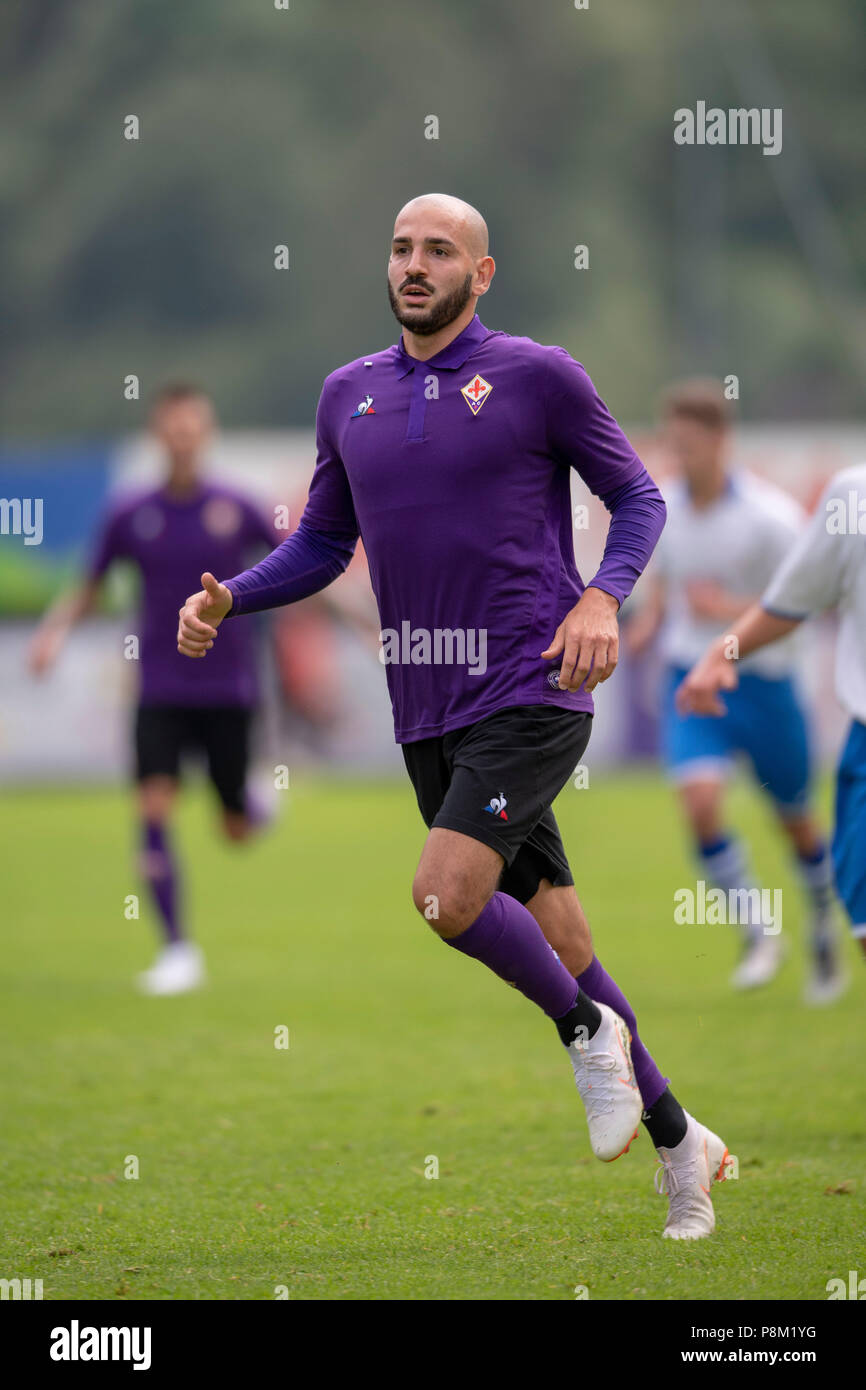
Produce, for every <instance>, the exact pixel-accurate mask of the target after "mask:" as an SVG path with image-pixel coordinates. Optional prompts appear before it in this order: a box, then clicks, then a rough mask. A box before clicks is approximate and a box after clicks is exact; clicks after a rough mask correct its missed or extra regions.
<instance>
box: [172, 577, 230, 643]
mask: <svg viewBox="0 0 866 1390" xmlns="http://www.w3.org/2000/svg"><path fill="white" fill-rule="evenodd" d="M201 583H202V587H201V589H200V591H199V592H198V593H197V594H191V595H190V597H189V598H188V599H187V601H186V603H185V604H184V605H183V608H181V609H179V610H178V611H179V614H180V622H179V623H178V625H177V649H178V651H179V652H180V653H181V655H182V656H194V657H200V656H206V655H207V653H208V652H209V651H210V649H211V647H212V646H213V644H214V641H215V640H216V635H217V628H218V627H219V625H220V623H221V622H222V620H223V618H224V617H225V615H226V613H228V612H229V610H230V609H231V606H232V602H233V599H232V591H231V589H229V588H227V587H226V585H225V584H218V583H217V581H216V579H214V577H213V575H212V574H211V573H210V572H209V571H206V572H205V573H204V574H203V575H202V577H201Z"/></svg>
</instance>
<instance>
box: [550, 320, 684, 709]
mask: <svg viewBox="0 0 866 1390" xmlns="http://www.w3.org/2000/svg"><path fill="white" fill-rule="evenodd" d="M547 366H548V370H547V371H546V373H545V404H546V417H547V427H548V442H549V447H550V449H551V452H552V453H553V454H554V456H555V457H559V458H561V459H562V460H563V461H564V462H567V463H568V464H569V465H570V466H571V467H572V468H575V469H576V470H577V472H578V473H579V474H580V476H581V477H582V478H583V480H584V482H585V483H586V484H587V486H588V487H589V488H590V490H591V491H592V492H593V493H594V494H595V495H596V497H600V498H601V500H602V502H603V503H604V505H605V507H606V508H607V510H608V512H609V513H610V526H609V528H608V533H607V540H606V542H605V547H604V554H603V556H602V561H601V564H600V565H599V568H598V570H597V572H596V574H595V576H594V578H593V579H591V580H590V582H589V584H588V585H587V587H586V590H585V591H584V594H583V596H582V597H581V599H580V600H579V602H578V603H577V604H575V606H574V608H572V609H571V611H570V612H569V613H567V614H566V615H565V618H564V619H563V621H562V622H561V623H560V624H559V627H558V628H557V630H556V632H555V634H554V637H553V641H552V642H551V644H550V646H549V647H548V648H547V650H546V651H544V652H542V653H541V655H542V657H543V658H544V659H545V660H549V659H551V658H554V657H557V656H561V658H562V660H561V666H560V687H561V688H565V689H568V690H577V689H579V688H580V686H581V685H583V686H584V689H585V690H587V691H589V690H593V689H595V687H596V685H598V684H599V683H600V682H601V681H606V680H607V679H608V678H609V677H610V676H612V675H613V672H614V671H615V669H616V665H617V661H618V659H619V624H618V621H617V614H618V612H619V608H620V605H621V604H622V603H623V601H624V600H625V599H626V598H627V597H628V595H629V594H630V593H631V591H632V589H633V588H634V585H635V583H636V582H637V580H638V578H639V577H640V575H641V574H642V573H643V571H644V569H645V568H646V566H647V563H648V562H649V558H650V556H651V555H652V552H653V549H654V548H655V544H656V542H657V541H658V538H659V536H660V535H661V532H662V528H663V526H664V522H665V515H666V509H665V503H664V499H663V497H662V495H661V493H660V492H659V489H658V488H657V487H656V484H655V483H654V482H653V480H652V478H651V477H650V475H649V473H648V472H647V470H646V469H645V468H644V466H643V464H642V463H641V461H640V459H639V458H638V456H637V454H636V453H635V451H634V449H633V448H632V446H631V444H630V443H629V442H628V440H627V439H626V437H625V435H624V434H623V432H622V430H621V429H620V427H619V425H618V424H617V423H616V421H615V420H614V418H613V416H612V415H611V414H610V412H609V410H608V409H607V407H606V406H605V404H604V402H603V401H602V400H601V398H600V397H599V395H598V392H597V391H596V389H595V387H594V386H593V384H592V382H591V381H590V379H589V376H588V375H587V373H586V372H585V371H584V369H583V367H581V366H580V364H579V363H577V362H575V360H574V358H573V357H570V356H569V354H568V353H567V352H565V351H563V350H562V349H557V348H555V349H552V350H551V353H550V356H549V358H548V364H547ZM584 682H585V685H584Z"/></svg>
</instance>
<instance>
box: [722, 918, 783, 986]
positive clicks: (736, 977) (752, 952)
mask: <svg viewBox="0 0 866 1390" xmlns="http://www.w3.org/2000/svg"><path fill="white" fill-rule="evenodd" d="M784 958H785V948H784V945H783V944H782V941H781V938H780V936H779V935H778V934H776V935H775V936H769V935H767V934H765V933H763V932H762V933H760V934H759V935H757V936H753V937H752V938H751V940H750V941H749V942H748V943H747V945H746V949H745V951H744V952H743V958H742V960H741V961H740V963H739V965H738V966H737V968H736V970H735V971H734V973H733V975H732V976H731V984H732V985H733V987H734V989H758V988H759V986H761V985H767V984H769V983H770V981H771V980H772V979H773V978H774V976H776V975H777V974H778V973H779V967H780V966H781V964H782V961H783V960H784Z"/></svg>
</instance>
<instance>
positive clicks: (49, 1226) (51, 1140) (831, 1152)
mask: <svg viewBox="0 0 866 1390" xmlns="http://www.w3.org/2000/svg"><path fill="white" fill-rule="evenodd" d="M732 810H733V812H734V816H733V818H734V819H735V821H736V822H737V823H738V824H739V825H740V826H741V827H742V829H743V830H744V831H745V832H746V833H748V834H749V835H750V836H751V837H752V839H753V845H754V850H755V859H756V861H757V864H758V867H759V870H760V873H761V877H762V880H763V882H764V883H765V884H767V885H773V886H776V885H781V886H782V887H783V890H784V904H785V913H786V931H787V934H788V936H789V939H790V942H791V954H790V957H789V960H788V962H787V964H786V966H785V968H784V970H783V972H782V974H781V976H780V977H779V979H778V980H777V981H776V982H775V983H774V984H773V985H772V986H770V987H769V988H768V989H766V990H765V991H763V992H761V993H759V994H755V995H752V996H750V997H739V996H735V995H734V994H732V993H731V991H730V990H729V988H728V983H727V981H728V975H729V972H730V968H731V965H732V962H733V959H734V950H735V942H734V939H733V936H732V934H731V933H732V930H733V929H731V928H725V927H718V926H716V927H710V926H694V927H685V926H675V925H674V922H673V894H674V890H675V889H676V888H677V887H681V886H684V885H688V884H689V883H690V882H692V883H693V882H694V872H693V870H691V868H690V866H689V863H688V858H687V855H686V852H685V847H684V844H683V841H682V838H681V836H680V833H679V825H678V819H677V814H676V810H675V807H674V805H673V803H672V800H671V797H670V793H669V792H668V790H667V789H666V788H665V787H664V785H663V783H662V782H661V780H660V779H659V778H657V777H656V776H654V775H637V774H630V775H627V776H616V777H612V778H607V779H605V778H604V777H603V776H602V774H600V773H599V774H598V775H596V774H595V773H593V784H592V787H591V789H590V790H582V791H576V790H574V789H572V788H568V789H567V790H566V791H565V792H564V793H563V795H562V797H561V798H560V800H559V802H558V805H557V813H558V815H559V817H560V821H561V824H562V827H563V834H564V836H565V840H566V845H567V847H568V849H569V853H570V855H571V858H572V865H573V868H574V871H575V877H576V879H577V882H578V889H579V891H580V893H581V897H582V899H583V902H584V905H585V907H586V909H587V912H588V913H589V915H590V918H591V921H592V924H593V928H594V933H595V939H596V947H597V950H598V953H599V955H600V956H601V959H602V961H603V962H604V963H605V965H606V966H607V968H608V969H609V970H610V971H611V972H612V973H613V974H614V975H615V976H616V977H617V978H618V980H619V981H620V983H621V984H622V986H623V988H624V989H625V991H626V993H627V994H628V995H629V996H630V997H631V1000H632V1002H633V1004H634V1005H635V1008H636V1011H637V1014H638V1019H639V1023H640V1026H641V1032H642V1034H643V1035H644V1037H645V1039H646V1040H647V1042H648V1043H649V1045H650V1047H651V1049H652V1050H653V1051H654V1053H655V1055H656V1057H657V1060H658V1061H659V1063H660V1065H661V1066H662V1068H663V1070H664V1071H665V1074H666V1075H669V1076H670V1077H671V1081H672V1086H673V1089H674V1090H675V1092H676V1094H677V1095H678V1097H679V1098H680V1099H681V1100H682V1102H683V1103H684V1104H685V1105H686V1106H687V1108H689V1109H691V1110H692V1111H693V1112H695V1113H696V1114H697V1115H698V1116H699V1117H701V1118H703V1119H705V1120H706V1122H707V1123H708V1124H709V1125H710V1126H711V1127H712V1128H714V1129H715V1130H717V1132H719V1133H720V1134H721V1135H723V1136H724V1138H725V1140H726V1142H727V1143H728V1145H729V1147H730V1149H731V1152H732V1153H733V1154H735V1155H736V1156H737V1159H738V1162H739V1179H738V1180H737V1181H734V1182H729V1183H727V1184H725V1185H724V1186H723V1187H720V1188H716V1189H715V1192H716V1194H717V1197H716V1211H717V1218H718V1226H717V1230H716V1233H715V1235H714V1236H713V1237H712V1238H711V1239H709V1240H705V1241H701V1242H698V1243H696V1244H694V1245H682V1244H675V1243H673V1242H669V1241H663V1240H662V1239H661V1228H662V1225H663V1223H664V1216H665V1210H666V1202H665V1199H664V1198H662V1197H659V1196H657V1195H656V1194H655V1193H654V1191H653V1181H652V1180H653V1172H654V1167H655V1164H654V1158H655V1156H654V1153H653V1150H652V1147H651V1145H650V1143H649V1140H648V1138H647V1137H646V1135H645V1133H644V1132H643V1131H641V1134H640V1136H639V1138H638V1140H637V1141H636V1142H635V1143H634V1144H633V1146H632V1149H631V1151H630V1153H629V1154H628V1155H626V1156H625V1157H623V1158H622V1159H620V1160H619V1161H618V1162H616V1163H614V1164H611V1165H604V1164H601V1163H599V1162H597V1161H596V1160H595V1159H594V1158H592V1156H591V1154H590V1150H589V1143H588V1139H587V1134H586V1127H585V1122H584V1119H583V1112H582V1107H581V1105H580V1102H579V1099H578V1096H577V1093H576V1091H575V1089H574V1084H573V1080H572V1076H571V1069H570V1066H569V1063H568V1059H567V1057H566V1056H565V1054H564V1052H563V1050H562V1048H561V1045H560V1044H559V1042H558V1040H557V1038H556V1035H555V1033H554V1030H553V1028H552V1025H551V1024H550V1023H549V1022H548V1021H547V1020H545V1019H544V1018H543V1016H542V1015H541V1014H539V1013H538V1012H537V1011H536V1010H535V1009H534V1008H533V1006H532V1005H531V1004H529V1003H528V1002H527V1001H526V1000H524V999H523V997H522V996H520V995H519V994H517V992H516V991H513V990H510V989H508V988H506V987H505V986H503V985H502V984H501V983H500V982H499V981H497V980H496V979H495V978H494V977H493V976H492V975H490V974H488V972H487V971H485V969H484V968H483V967H482V966H481V965H478V964H477V963H475V962H473V961H469V960H467V959H466V958H464V957H462V956H460V955H458V954H457V953H456V952H453V951H449V950H448V949H446V948H445V947H443V946H442V945H441V944H440V943H439V942H438V941H437V940H436V939H435V938H434V936H433V935H432V933H431V932H430V931H429V929H428V928H427V927H426V926H425V924H424V923H423V922H422V921H421V920H420V918H417V917H416V915H415V913H414V911H413V909H412V907H411V903H410V896H409V887H410V883H411V877H412V872H413V869H414V865H415V861H416V859H417V855H418V853H419V851H420V847H421V843H422V834H423V826H422V825H421V822H420V820H419V818H418V816H417V813H416V809H415V804H414V799H413V797H412V793H411V789H410V788H409V787H408V784H406V785H404V784H403V783H401V782H397V783H394V784H393V785H391V784H384V785H360V786H358V785H335V784H333V783H331V784H325V783H309V784H306V785H301V786H298V787H296V788H294V789H293V792H292V800H291V804H290V806H288V807H287V809H286V812H285V814H284V815H283V817H282V819H281V821H280V823H279V824H278V826H277V827H276V828H275V829H274V830H272V831H271V832H270V833H269V834H268V835H267V837H265V838H262V839H261V840H260V841H259V842H258V843H257V844H255V845H253V846H249V847H243V848H241V849H240V850H237V849H233V848H231V847H228V846H225V845H224V844H223V843H222V842H221V841H220V840H218V839H216V838H215V837H214V835H213V832H212V819H211V807H210V803H209V802H208V801H207V800H206V798H205V795H204V793H203V791H198V792H195V793H194V794H192V795H191V796H190V797H189V798H188V799H187V802H186V804H185V805H184V807H183V810H182V814H181V817H180V821H179V826H178V833H179V837H180V841H181V844H182V847H183V852H184V855H185V859H186V863H187V880H186V881H187V888H188V897H189V903H190V913H191V918H192V921H193V923H194V927H195V931H196V934H197V935H198V937H199V939H200V940H201V942H202V944H203V945H204V947H205V948H206V951H207V956H208V964H209V969H210V976H211V978H210V983H209V986H208V987H207V989H206V990H204V991H203V992H201V993H199V994H197V995H192V996H188V997H183V998H178V999H166V1000H161V999H157V1000H151V999H144V998H140V997H138V996H137V995H136V994H135V992H134V991H133V989H132V987H131V981H132V977H133V976H134V974H135V973H136V972H137V971H138V970H140V969H142V968H144V967H145V966H146V965H148V964H149V963H150V959H151V957H152V954H153V949H154V936H153V932H152V924H151V922H150V919H149V912H148V909H147V907H146V905H145V902H144V899H142V920H140V921H128V920H126V918H125V917H124V899H125V897H126V895H127V894H130V893H134V892H138V891H140V888H139V885H138V882H137V880H136V878H135V874H134V869H133V866H132V858H131V854H130V846H131V843H132V837H133V830H134V825H133V821H132V816H131V809H130V804H129V800H128V798H127V796H126V795H125V793H124V792H123V791H121V790H117V791H87V792H73V791H63V792H60V791H53V790H52V791H50V792H49V791H45V790H41V791H28V792H26V793H19V794H13V795H8V796H7V797H6V799H5V801H4V802H3V804H2V807H0V843H2V846H3V858H4V863H5V866H6V867H5V871H4V875H3V879H4V882H3V904H4V905H3V918H4V926H5V933H4V936H5V940H4V946H3V953H2V966H3V973H4V977H5V979H4V985H3V994H2V1010H3V1016H4V1024H5V1029H4V1031H5V1043H4V1064H5V1065H4V1068H3V1072H4V1081H3V1088H4V1091H5V1093H6V1094H5V1096H4V1105H3V1111H4V1117H5V1118H4V1131H5V1132H4V1144H3V1206H4V1220H3V1237H2V1261H0V1275H2V1276H4V1277H7V1278H13V1277H20V1278H27V1277H30V1278H41V1279H42V1280H43V1287H44V1297H45V1298H46V1299H68V1298H72V1299H125V1298H128V1299H138V1298H143V1299H273V1298H274V1297H275V1290H276V1289H277V1288H278V1287H279V1286H284V1287H285V1288H286V1289H287V1290H288V1295H289V1297H290V1298H292V1299H299V1298H300V1299H397V1298H399V1299H448V1298H460V1299H573V1298H574V1297H575V1288H576V1286H578V1285H584V1286H585V1287H586V1289H587V1290H588V1295H589V1297H590V1298H591V1299H672V1300H676V1299H750V1298H757V1299H767V1300H776V1299H795V1298H796V1299H809V1300H812V1299H815V1300H823V1299H826V1297H827V1294H826V1291H825V1285H826V1283H827V1280H828V1279H830V1278H834V1277H842V1278H844V1279H846V1280H847V1276H848V1271H849V1269H859V1270H860V1272H861V1273H866V1247H864V1230H866V1201H864V1197H866V1182H864V1175H863V1162H864V1160H863V1155H864V1139H866V1081H864V1073H863V1068H862V1066H861V1063H860V1048H861V1046H862V994H863V987H864V983H866V981H864V975H863V965H862V962H861V960H860V959H859V957H855V954H854V949H853V946H852V943H851V942H850V941H846V943H845V944H846V955H847V958H848V964H849V968H850V970H851V972H852V985H851V989H850V991H849V993H848V994H847V995H846V997H845V998H844V999H843V1000H842V1001H841V1002H840V1003H838V1004H836V1005H835V1006H834V1007H832V1008H831V1009H829V1010H823V1011H816V1010H807V1009H805V1008H803V1007H802V1005H801V1003H800V998H801V987H802V975H803V954H802V948H801V942H800V935H801V924H802V912H801V904H800V898H799V894H798V891H797V887H796V884H795V882H794V880H793V878H792V876H791V873H790V870H789V865H788V863H787V859H786V855H785V852H784V849H783V847H782V846H781V844H780V843H779V841H778V840H777V838H776V837H775V835H774V833H773V831H772V827H771V826H770V824H769V821H768V819H767V813H766V808H765V807H764V806H763V804H762V803H760V802H759V801H758V800H757V799H756V798H754V797H752V796H751V795H750V794H749V793H748V792H747V791H746V790H745V789H742V790H739V791H737V793H736V794H735V797H734V800H733V803H732ZM280 1026H284V1027H287V1028H288V1029H289V1041H290V1046H289V1048H288V1049H287V1050H285V1049H278V1048H276V1047H275V1045H274V1041H275V1029H278V1028H279V1027H280ZM128 1156H135V1157H136V1158H137V1160H138V1169H139V1176H138V1178H137V1179H135V1178H126V1177H125V1176H124V1172H125V1168H126V1167H127V1166H128V1164H127V1159H128ZM430 1156H435V1157H436V1158H437V1159H438V1165H439V1177H438V1179H428V1178H426V1177H425V1168H430V1167H432V1165H431V1164H429V1162H428V1160H429V1158H430Z"/></svg>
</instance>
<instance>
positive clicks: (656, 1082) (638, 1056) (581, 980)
mask: <svg viewBox="0 0 866 1390" xmlns="http://www.w3.org/2000/svg"><path fill="white" fill-rule="evenodd" d="M577 983H578V984H579V985H580V987H581V989H582V990H585V992H586V993H587V994H588V995H589V997H590V999H594V1000H595V1002H596V1004H608V1005H609V1006H610V1008H612V1009H613V1011H614V1013H617V1014H619V1016H620V1018H622V1019H624V1020H625V1024H626V1027H627V1028H628V1030H629V1032H630V1033H631V1059H632V1061H633V1062H634V1076H635V1080H636V1082H637V1087H638V1090H639V1091H640V1094H641V1100H642V1101H643V1104H644V1110H649V1108H650V1106H651V1105H655V1103H656V1101H657V1100H658V1098H659V1096H660V1095H661V1094H662V1092H663V1091H664V1090H665V1088H666V1087H667V1084H668V1083H667V1078H666V1077H664V1076H662V1074H661V1072H660V1071H659V1069H658V1067H657V1066H656V1064H655V1062H654V1061H653V1059H652V1057H651V1056H650V1054H649V1053H648V1052H647V1050H646V1048H645V1047H644V1045H643V1043H642V1042H641V1040H640V1038H639V1037H638V1032H637V1020H636V1019H635V1016H634V1010H633V1009H632V1006H631V1004H630V1003H629V1002H628V1000H627V999H626V997H625V995H624V994H623V992H622V990H621V989H620V987H619V985H618V984H617V983H616V981H615V980H612V979H611V977H610V975H608V973H607V971H606V970H605V969H604V968H603V966H602V963H601V961H600V960H599V958H598V956H593V958H592V960H591V961H590V963H589V965H588V966H587V968H586V969H585V970H584V972H583V974H582V975H578V977H577Z"/></svg>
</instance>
